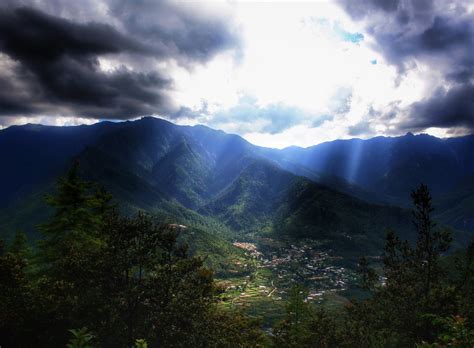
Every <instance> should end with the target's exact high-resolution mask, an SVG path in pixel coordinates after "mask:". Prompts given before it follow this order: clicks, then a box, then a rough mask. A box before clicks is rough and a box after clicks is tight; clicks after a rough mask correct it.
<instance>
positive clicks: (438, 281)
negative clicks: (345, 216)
mask: <svg viewBox="0 0 474 348" xmlns="http://www.w3.org/2000/svg"><path fill="white" fill-rule="evenodd" d="M411 198H412V201H413V223H414V227H415V228H416V231H417V241H416V243H410V242H408V241H404V240H401V239H400V238H399V237H398V236H397V234H396V232H393V231H391V232H388V233H387V237H386V244H385V248H384V249H383V250H381V253H382V257H381V259H380V260H378V262H373V260H369V259H368V258H364V257H363V258H361V259H360V261H359V267H358V273H359V283H360V287H361V289H363V296H361V297H360V298H359V299H357V300H355V299H354V300H352V301H351V302H350V303H349V304H348V305H346V306H344V308H340V309H336V310H328V309H327V308H325V307H318V306H314V305H310V304H309V303H308V302H307V301H306V291H307V289H305V287H304V286H302V285H298V284H295V286H294V287H293V288H292V289H291V291H290V293H289V295H288V296H287V298H286V301H287V304H286V315H285V317H284V318H283V319H281V320H279V321H278V322H277V323H276V324H275V325H274V326H273V327H272V328H269V329H263V326H262V325H261V322H260V321H259V318H258V317H255V316H250V315H248V314H246V313H244V312H243V311H238V310H227V309H223V308H222V307H220V306H219V301H221V297H220V293H221V291H222V289H221V288H220V287H219V285H218V284H217V283H216V282H215V281H214V276H213V272H212V270H210V269H208V268H206V267H205V266H204V259H203V258H202V257H198V256H193V255H191V253H189V252H188V247H187V245H186V243H184V242H182V239H180V238H179V235H180V233H182V229H181V227H180V226H179V225H175V224H169V223H165V222H163V221H159V219H157V218H156V217H153V216H150V215H147V214H146V213H143V212H138V213H136V214H135V215H133V216H129V215H123V213H121V212H120V209H119V207H117V206H116V205H115V204H113V203H112V197H111V195H110V194H109V193H108V192H106V191H105V189H103V188H102V187H100V186H99V185H97V184H94V183H91V182H86V181H84V180H83V179H82V178H81V177H80V175H79V170H78V165H77V164H75V165H74V166H73V167H72V168H71V169H70V170H69V172H68V173H67V174H66V175H65V176H64V177H62V178H61V179H60V180H59V181H58V184H57V189H56V191H55V193H54V194H52V195H49V196H48V197H47V202H48V204H49V205H50V206H51V207H52V208H53V210H54V213H53V214H52V216H51V217H50V218H49V219H48V220H47V221H45V222H43V223H42V224H41V225H40V226H38V228H39V230H40V231H41V233H42V235H43V238H42V239H41V240H40V241H39V242H38V243H37V244H36V245H34V246H32V245H31V243H30V242H29V241H28V240H27V237H26V235H25V234H24V233H21V232H19V233H17V234H16V235H15V237H14V238H13V239H12V240H11V241H10V242H9V243H4V242H2V243H1V245H0V344H1V345H2V347H3V346H4V347H33V346H34V347H60V346H65V345H67V346H68V347H133V346H136V347H146V346H149V347H415V346H416V347H472V346H474V322H473V320H472V318H474V298H473V296H474V243H471V245H470V246H469V247H468V248H467V249H466V250H459V251H456V252H454V253H447V252H448V250H449V246H450V243H451V235H450V232H449V231H448V230H444V229H439V228H437V227H436V224H435V223H434V222H433V221H432V218H431V215H432V212H433V207H432V203H431V196H430V193H429V191H428V188H427V186H425V185H421V186H420V187H418V188H417V189H416V190H415V191H413V192H412V195H411ZM374 265H375V268H372V266H374Z"/></svg>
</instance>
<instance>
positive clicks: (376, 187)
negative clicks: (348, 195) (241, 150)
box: [275, 133, 474, 205]
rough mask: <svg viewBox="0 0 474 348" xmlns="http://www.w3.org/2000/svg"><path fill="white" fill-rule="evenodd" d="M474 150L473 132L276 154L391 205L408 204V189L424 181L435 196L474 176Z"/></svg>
mask: <svg viewBox="0 0 474 348" xmlns="http://www.w3.org/2000/svg"><path fill="white" fill-rule="evenodd" d="M473 153H474V135H470V136H465V137H458V138H449V139H439V138H436V137H433V136H430V135H426V134H421V135H416V136H415V135H413V134H411V133H408V134H407V135H405V136H401V137H393V138H387V137H376V138H373V139H369V140H361V139H351V140H337V141H333V142H327V143H323V144H319V145H316V146H312V147H308V148H299V147H290V148H287V149H283V150H281V151H279V152H278V153H276V154H275V157H279V158H281V159H283V160H285V161H291V162H293V163H295V164H298V165H301V166H304V167H306V168H308V169H310V170H314V171H318V172H322V173H325V174H326V175H332V176H335V177H338V178H342V179H344V180H346V181H348V182H350V183H353V184H355V185H357V186H359V187H361V188H362V189H364V190H367V191H369V192H372V193H376V194H378V195H379V196H380V197H385V198H386V199H388V200H389V201H390V202H392V203H397V204H403V205H407V204H408V203H409V195H407V192H410V191H411V190H412V189H413V188H414V187H415V186H417V185H418V184H419V183H420V182H423V183H426V184H427V185H428V186H429V187H430V190H431V192H432V194H433V195H434V196H440V195H442V194H444V193H447V192H448V191H449V190H450V189H453V188H454V187H455V186H456V184H457V183H458V182H459V181H461V180H463V179H464V178H466V177H468V176H471V175H473V174H474V156H473V155H472V154H473ZM280 161H281V160H280Z"/></svg>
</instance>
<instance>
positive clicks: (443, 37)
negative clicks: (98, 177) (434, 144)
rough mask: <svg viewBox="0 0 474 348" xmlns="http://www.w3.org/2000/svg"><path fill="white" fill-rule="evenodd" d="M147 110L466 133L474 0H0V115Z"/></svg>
mask: <svg viewBox="0 0 474 348" xmlns="http://www.w3.org/2000/svg"><path fill="white" fill-rule="evenodd" d="M149 115H152V116H156V117H161V118H165V119H167V120H170V121H172V122H175V123H177V124H187V125H194V124H204V125H207V126H209V127H212V128H216V129H222V130H224V131H226V132H229V133H236V134H239V135H241V136H243V137H244V138H245V139H247V140H249V141H250V142H252V143H254V144H257V145H262V146H269V147H277V148H282V147H286V146H291V145H297V146H310V145H314V144H318V143H321V142H324V141H330V140H335V139H345V138H355V137H356V138H370V137H374V136H379V135H383V136H396V135H403V134H405V133H407V132H413V133H428V134H432V135H435V136H439V137H451V136H458V135H464V134H471V133H474V1H472V0H365V1H363V0H360V1H352V0H334V1H331V0H327V1H324V0H314V1H300V2H298V1H259V2H255V1H237V0H232V1H217V0H216V1H205V2H196V1H173V2H171V1H152V0H135V1H126V0H80V1H79V0H78V1H70V0H43V1H41V0H17V1H11V0H2V1H1V2H0V128H4V127H8V126H10V125H13V124H25V123H42V124H50V125H76V124H91V123H94V122H98V121H102V120H113V121H120V120H128V119H137V118H140V117H142V116H149Z"/></svg>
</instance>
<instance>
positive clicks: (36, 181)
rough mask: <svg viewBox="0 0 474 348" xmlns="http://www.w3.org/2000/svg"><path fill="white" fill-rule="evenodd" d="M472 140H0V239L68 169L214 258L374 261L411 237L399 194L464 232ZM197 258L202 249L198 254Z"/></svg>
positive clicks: (47, 135)
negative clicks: (280, 253)
mask: <svg viewBox="0 0 474 348" xmlns="http://www.w3.org/2000/svg"><path fill="white" fill-rule="evenodd" d="M473 153H474V136H465V137H458V138H450V139H439V138H436V137H433V136H429V135H424V134H423V135H416V136H415V135H413V134H407V135H405V136H401V137H393V138H386V137H377V138H373V139H369V140H361V139H351V140H337V141H333V142H327V143H323V144H320V145H315V146H312V147H309V148H300V147H290V148H285V149H281V150H280V149H270V148H264V147H259V146H255V145H252V144H251V143H249V142H247V141H246V140H245V139H243V138H241V137H239V136H237V135H232V134H227V133H225V132H223V131H218V130H214V129H211V128H208V127H205V126H178V125H175V124H173V123H170V122H168V121H165V120H162V119H157V118H152V117H146V118H142V119H140V120H137V121H127V122H120V123H112V122H100V123H97V124H94V125H90V126H75V127H52V126H41V125H31V124H29V125H24V126H12V127H9V128H7V129H4V130H1V131H0V158H2V170H1V171H0V237H3V238H7V239H8V238H10V237H11V235H12V234H13V233H14V232H15V231H16V230H19V229H22V230H25V231H27V232H28V234H29V235H30V237H31V238H33V239H37V238H40V236H39V234H38V232H37V229H36V228H35V225H36V224H37V223H39V222H40V221H42V220H44V218H45V217H47V216H48V214H49V213H50V212H49V210H48V208H47V206H46V205H45V203H44V200H43V196H44V194H46V193H48V192H51V191H52V190H54V184H55V182H56V180H57V178H58V176H60V175H61V174H63V173H64V172H65V171H66V170H67V168H68V167H69V166H70V165H71V163H72V162H73V161H75V160H78V161H79V163H80V168H81V171H82V174H83V176H84V177H85V178H86V179H88V180H91V181H95V182H99V183H101V184H102V185H103V186H105V187H106V188H107V189H108V190H109V191H110V192H111V193H112V194H113V196H114V197H115V199H116V201H117V202H118V203H119V204H120V206H121V207H122V209H123V210H124V211H130V212H132V211H134V210H138V209H140V210H145V211H148V212H150V213H151V214H154V215H157V216H161V217H163V218H166V219H169V220H170V221H175V222H179V223H183V224H186V225H188V226H190V227H192V228H194V229H195V230H194V232H193V235H194V237H193V238H194V239H193V240H191V241H190V244H193V243H194V244H196V245H200V246H199V248H201V249H206V248H207V251H208V252H211V253H225V251H223V250H226V248H229V242H230V241H232V240H236V239H242V238H249V236H252V237H255V236H257V237H262V236H273V237H278V238H312V239H317V240H321V241H324V242H325V243H326V245H327V246H328V247H330V248H333V249H338V250H340V251H344V252H347V253H351V252H356V253H357V252H362V251H364V252H367V251H374V250H379V249H380V247H381V245H382V243H383V240H384V231H385V230H387V229H389V228H392V229H395V230H397V231H398V232H399V233H400V234H402V235H403V236H405V237H407V238H410V236H412V235H413V231H412V227H411V216H410V213H409V210H408V209H407V208H408V207H409V202H410V192H411V190H413V189H414V188H415V187H416V186H417V185H418V184H419V183H421V182H423V183H427V184H428V186H429V187H430V189H431V192H432V194H433V196H434V203H435V207H436V208H437V210H436V217H437V219H438V220H439V222H440V223H441V224H445V225H449V226H451V227H452V228H454V229H455V231H456V234H455V235H456V238H457V240H458V241H459V242H461V243H463V242H465V240H466V239H467V238H469V237H470V234H469V233H468V232H469V230H471V231H472V230H474V156H473V155H472V154H473ZM209 246H213V247H212V248H210V249H209Z"/></svg>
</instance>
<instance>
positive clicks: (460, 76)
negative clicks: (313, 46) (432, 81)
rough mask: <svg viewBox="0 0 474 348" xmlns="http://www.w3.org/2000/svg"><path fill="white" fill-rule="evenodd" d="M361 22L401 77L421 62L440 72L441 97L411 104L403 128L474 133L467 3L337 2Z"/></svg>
mask: <svg viewBox="0 0 474 348" xmlns="http://www.w3.org/2000/svg"><path fill="white" fill-rule="evenodd" d="M339 2H340V3H341V4H342V6H343V8H344V9H345V10H346V11H347V12H348V13H349V15H351V16H352V17H353V18H354V19H357V20H362V21H364V23H365V24H366V29H367V31H368V32H369V33H370V34H371V35H372V36H373V37H374V38H375V41H376V44H377V47H376V48H377V49H379V50H380V51H381V52H382V54H383V55H384V56H385V58H386V59H387V60H388V62H390V63H391V64H393V65H395V66H397V68H398V71H399V73H400V74H401V76H403V74H404V73H405V72H406V71H407V70H409V69H411V68H412V67H415V66H416V65H417V62H422V63H424V64H426V65H428V66H429V68H430V69H432V70H433V71H434V72H437V73H441V75H442V79H441V80H440V81H438V82H437V84H438V87H439V88H440V89H439V90H441V91H443V92H439V93H435V94H434V95H432V96H427V97H426V98H425V99H424V100H422V101H420V102H418V103H415V104H413V105H412V106H411V107H410V109H409V111H410V114H409V119H408V120H405V121H404V122H402V123H401V127H402V128H404V127H409V126H416V127H419V128H423V127H425V128H429V127H456V126H468V127H470V128H471V130H474V122H473V120H474V112H473V111H474V110H473V108H472V103H471V100H473V99H474V89H473V83H474V81H473V77H474V13H473V12H472V11H469V10H468V8H467V5H468V3H469V1H462V0H459V1H445V0H438V1H434V0H385V1H383V0H369V1H364V2H358V1H357V2H356V1H351V0H340V1H339Z"/></svg>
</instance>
